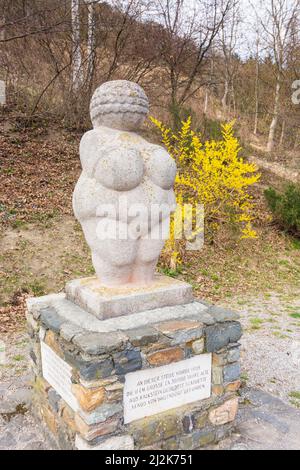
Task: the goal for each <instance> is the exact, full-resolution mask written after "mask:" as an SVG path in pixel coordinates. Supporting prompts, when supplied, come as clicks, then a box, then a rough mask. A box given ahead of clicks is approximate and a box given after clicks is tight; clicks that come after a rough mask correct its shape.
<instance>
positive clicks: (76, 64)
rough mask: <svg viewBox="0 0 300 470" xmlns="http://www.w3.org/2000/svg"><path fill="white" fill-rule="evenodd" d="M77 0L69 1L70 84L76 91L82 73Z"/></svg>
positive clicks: (80, 83)
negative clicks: (70, 23) (70, 31)
mask: <svg viewBox="0 0 300 470" xmlns="http://www.w3.org/2000/svg"><path fill="white" fill-rule="evenodd" d="M79 3H80V2H79V0H71V14H72V32H73V34H72V43H73V44H72V49H73V52H72V56H73V57H72V60H73V70H72V77H73V78H72V83H73V89H74V90H75V91H77V90H78V89H79V88H80V87H81V85H82V81H83V71H82V56H81V48H80V46H81V44H80V9H79V6H80V5H79Z"/></svg>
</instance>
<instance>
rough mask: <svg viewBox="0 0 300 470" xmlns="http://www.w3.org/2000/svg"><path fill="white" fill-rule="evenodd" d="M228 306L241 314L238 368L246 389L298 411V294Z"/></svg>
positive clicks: (267, 297) (299, 384)
mask: <svg viewBox="0 0 300 470" xmlns="http://www.w3.org/2000/svg"><path fill="white" fill-rule="evenodd" d="M242 304H244V305H242ZM230 306H231V307H232V308H235V309H236V310H238V311H239V313H240V314H241V322H242V325H243V328H244V334H243V337H242V340H241V343H242V368H243V378H244V381H245V382H246V383H247V386H250V387H255V388H260V389H262V390H265V391H266V392H269V393H271V394H272V395H275V396H278V397H280V398H281V399H282V400H283V401H284V402H285V403H288V404H290V405H292V406H294V407H296V408H300V292H298V293H296V292H295V293H294V294H293V295H279V294H276V293H273V294H271V295H267V296H266V297H258V298H255V299H254V298H252V299H248V300H245V299H243V300H241V299H236V300H235V301H234V302H230ZM297 397H298V398H297Z"/></svg>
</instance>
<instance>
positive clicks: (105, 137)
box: [73, 80, 176, 287]
mask: <svg viewBox="0 0 300 470" xmlns="http://www.w3.org/2000/svg"><path fill="white" fill-rule="evenodd" d="M148 111H149V103H148V99H147V96H146V94H145V92H144V90H143V89H142V88H141V87H140V86H139V85H137V84H136V83H133V82H129V81H124V80H117V81H111V82H107V83H104V84H103V85H101V86H100V87H99V88H97V89H96V91H95V93H94V95H93V97H92V100H91V106H90V113H91V120H92V123H93V130H90V131H88V132H87V133H86V134H84V136H83V137H82V140H81V143H80V159H81V164H82V169H83V171H82V174H81V176H80V178H79V180H78V183H77V185H76V188H75V191H74V195H73V208H74V213H75V216H76V218H77V219H78V220H79V222H80V223H81V225H82V228H83V231H84V235H85V238H86V240H87V243H88V245H89V247H90V249H91V252H92V260H93V265H94V268H95V271H96V274H97V277H98V279H99V281H100V283H101V284H102V285H103V286H108V287H115V286H125V285H126V286H127V285H149V284H151V282H152V281H153V279H154V273H155V268H156V264H157V261H158V258H159V255H160V252H161V250H162V248H163V246H164V243H165V239H166V237H168V235H169V233H168V232H169V224H170V214H171V213H172V211H174V210H175V207H176V200H175V195H174V191H173V185H174V180H175V176H176V164H175V162H174V160H173V159H172V158H171V156H170V155H169V154H168V153H167V152H166V150H164V149H163V148H162V147H160V146H158V145H154V144H151V143H149V142H147V141H146V140H145V139H143V138H142V137H141V136H139V135H138V134H137V133H136V131H138V130H139V129H140V128H141V126H142V124H143V122H144V120H145V118H146V116H147V114H148Z"/></svg>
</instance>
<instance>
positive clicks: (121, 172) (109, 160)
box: [93, 146, 144, 191]
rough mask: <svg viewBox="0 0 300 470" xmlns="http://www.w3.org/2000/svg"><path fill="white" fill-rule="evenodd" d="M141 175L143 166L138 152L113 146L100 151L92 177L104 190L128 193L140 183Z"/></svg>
mask: <svg viewBox="0 0 300 470" xmlns="http://www.w3.org/2000/svg"><path fill="white" fill-rule="evenodd" d="M143 175H144V164H143V159H142V158H141V156H140V152H139V151H138V150H135V149H132V148H126V147H125V148H121V149H120V148H118V147H115V146H113V147H105V148H103V149H102V150H101V156H100V158H99V160H98V162H97V163H96V165H95V169H94V175H93V177H94V178H95V179H96V181H98V182H99V183H101V184H102V185H103V186H104V187H106V188H109V189H114V190H115V191H130V190H131V189H134V188H136V187H137V186H138V185H139V184H140V183H141V181H142V179H143Z"/></svg>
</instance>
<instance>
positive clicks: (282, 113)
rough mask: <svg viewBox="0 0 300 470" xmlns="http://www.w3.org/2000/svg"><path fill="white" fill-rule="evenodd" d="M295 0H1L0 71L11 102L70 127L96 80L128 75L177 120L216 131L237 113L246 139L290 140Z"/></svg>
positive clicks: (297, 45) (274, 145)
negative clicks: (220, 122)
mask: <svg viewBox="0 0 300 470" xmlns="http://www.w3.org/2000/svg"><path fill="white" fill-rule="evenodd" d="M299 7H300V1H299V0H266V1H264V2H260V0H253V4H251V2H249V3H248V2H247V3H246V4H245V3H244V2H243V0H193V1H190V0H155V1H151V0H149V1H146V0H111V1H107V2H102V1H99V0H94V1H91V0H86V1H85V0H14V1H11V0H0V48H1V54H0V79H3V80H5V81H6V84H7V89H8V106H11V107H14V109H18V110H19V111H20V112H23V113H24V114H25V115H26V116H35V115H37V114H38V115H43V116H45V117H48V118H50V119H51V120H59V121H60V122H61V121H62V122H64V123H65V124H66V125H68V126H71V127H75V128H79V129H81V128H86V127H89V126H90V124H89V121H88V106H89V100H90V97H91V94H92V92H93V90H94V89H95V88H96V86H98V85H99V84H101V83H102V82H104V81H107V80H113V79H127V80H133V81H136V82H138V83H140V84H141V85H142V86H143V87H144V88H145V89H146V92H147V93H148V95H149V97H150V101H151V104H152V109H151V112H152V114H154V115H155V116H156V117H158V118H160V119H162V120H163V121H165V122H168V123H171V124H172V125H173V126H174V127H178V125H179V122H180V120H182V119H183V118H185V117H186V116H187V115H192V117H193V122H194V125H195V126H196V127H197V126H198V127H201V126H202V127H203V125H205V126H204V127H205V131H206V132H207V133H208V135H209V136H210V137H214V133H215V132H217V131H216V122H217V123H218V122H219V121H228V120H230V119H232V118H238V126H239V131H240V135H241V137H242V138H244V140H245V141H251V142H252V143H256V144H257V145H258V146H259V145H263V146H264V149H265V150H267V151H269V152H270V151H273V150H274V149H278V148H279V147H280V148H282V147H285V148H286V149H289V150H292V151H296V150H298V149H299V146H300V124H299V122H300V121H299V117H300V105H297V103H293V101H292V93H293V91H295V90H293V88H292V87H293V86H294V87H295V86H297V83H296V84H294V82H295V81H296V80H298V79H299V75H300V74H299V71H300V37H299ZM293 84H294V85H293ZM299 87H300V86H299ZM203 123H204V124H203Z"/></svg>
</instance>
